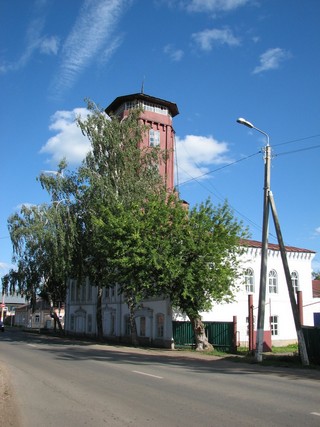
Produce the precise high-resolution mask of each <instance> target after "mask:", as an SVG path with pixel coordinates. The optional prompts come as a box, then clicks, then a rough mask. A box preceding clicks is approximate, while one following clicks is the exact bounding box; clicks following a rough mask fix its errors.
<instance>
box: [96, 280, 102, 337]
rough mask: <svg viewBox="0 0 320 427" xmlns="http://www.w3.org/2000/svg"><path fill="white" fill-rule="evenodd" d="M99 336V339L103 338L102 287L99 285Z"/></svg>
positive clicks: (97, 317) (97, 318)
mask: <svg viewBox="0 0 320 427" xmlns="http://www.w3.org/2000/svg"><path fill="white" fill-rule="evenodd" d="M96 320H97V336H98V339H99V340H102V338H103V326H102V288H101V286H98V292H97V316H96Z"/></svg>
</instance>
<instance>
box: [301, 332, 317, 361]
mask: <svg viewBox="0 0 320 427" xmlns="http://www.w3.org/2000/svg"><path fill="white" fill-rule="evenodd" d="M302 331H303V335H304V339H305V342H306V347H307V353H308V356H309V361H310V362H311V363H315V364H317V365H320V328H315V327H312V326H310V327H308V326H303V327H302Z"/></svg>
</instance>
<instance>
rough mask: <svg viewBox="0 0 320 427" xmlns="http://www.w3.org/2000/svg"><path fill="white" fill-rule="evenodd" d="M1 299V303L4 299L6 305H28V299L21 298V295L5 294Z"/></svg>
mask: <svg viewBox="0 0 320 427" xmlns="http://www.w3.org/2000/svg"><path fill="white" fill-rule="evenodd" d="M0 298H1V301H2V298H3V299H4V303H5V304H25V303H26V299H25V298H24V297H21V296H20V295H7V294H5V295H2V296H1V297H0ZM1 301H0V302H1Z"/></svg>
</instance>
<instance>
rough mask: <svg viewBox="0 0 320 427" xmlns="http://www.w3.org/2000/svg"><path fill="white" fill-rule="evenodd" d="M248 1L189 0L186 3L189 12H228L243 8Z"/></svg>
mask: <svg viewBox="0 0 320 427" xmlns="http://www.w3.org/2000/svg"><path fill="white" fill-rule="evenodd" d="M248 2H249V0H191V1H188V2H187V10H189V11H190V12H228V11H231V10H234V9H237V8H238V7H241V6H244V5H245V4H247V3H248Z"/></svg>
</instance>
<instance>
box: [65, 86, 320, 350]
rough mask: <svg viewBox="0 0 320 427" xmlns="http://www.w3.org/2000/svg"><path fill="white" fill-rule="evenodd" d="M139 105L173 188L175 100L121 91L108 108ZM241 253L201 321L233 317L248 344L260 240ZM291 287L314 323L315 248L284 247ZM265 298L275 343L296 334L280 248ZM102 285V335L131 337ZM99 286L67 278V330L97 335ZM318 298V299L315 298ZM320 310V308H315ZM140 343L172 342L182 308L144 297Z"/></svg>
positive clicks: (113, 291) (124, 110)
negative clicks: (220, 300) (226, 291)
mask: <svg viewBox="0 0 320 427" xmlns="http://www.w3.org/2000/svg"><path fill="white" fill-rule="evenodd" d="M137 107H141V108H142V109H143V112H142V113H141V115H140V120H141V122H142V123H143V124H144V125H146V126H147V128H148V132H146V134H145V135H144V137H143V140H142V141H141V147H143V148H145V147H150V148H152V147H155V146H159V147H160V148H161V149H162V150H166V152H167V156H166V159H165V160H163V161H161V163H160V165H159V172H160V174H161V175H162V177H163V179H164V182H165V184H166V188H167V190H168V191H173V188H174V148H175V146H174V129H173V124H172V118H173V117H175V116H176V115H177V114H178V113H179V112H178V108H177V106H176V104H174V103H171V102H169V101H166V100H163V99H159V98H155V97H152V96H149V95H146V94H144V93H139V94H132V95H126V96H120V97H118V98H116V99H115V100H114V101H113V102H112V103H111V104H110V105H109V106H108V107H107V108H106V110H105V111H106V113H107V114H109V115H110V116H113V117H117V118H118V119H120V120H124V119H125V117H126V116H127V115H128V113H129V110H130V109H132V108H137ZM245 248H246V249H245V253H244V254H243V255H242V258H241V265H242V274H241V278H240V279H239V281H238V283H237V291H236V292H235V298H234V302H232V303H229V304H213V308H212V310H211V311H210V312H208V313H202V317H203V320H204V321H229V322H230V321H232V319H233V317H234V316H236V317H237V331H238V342H239V343H241V344H242V345H247V343H248V298H249V295H252V301H253V306H254V313H253V314H254V315H253V317H254V319H255V320H257V307H258V298H259V278H260V277H259V276H260V264H261V243H260V242H256V241H252V240H251V241H247V242H246V244H245ZM286 251H287V257H288V263H289V268H290V271H291V278H292V286H293V287H294V289H295V290H300V291H302V297H303V305H304V308H303V317H304V322H303V323H304V324H305V325H309V326H313V317H314V316H313V309H316V310H318V308H317V307H316V306H315V305H314V301H313V296H312V285H311V261H312V258H313V257H314V252H313V251H310V250H307V249H299V248H293V247H286ZM267 274H268V278H267V299H266V309H265V313H266V314H265V330H266V331H270V335H271V337H272V341H273V344H275V345H277V344H287V343H288V342H296V341H297V336H296V331H295V325H294V321H293V316H292V311H291V305H290V300H289V295H288V290H287V284H286V280H285V275H284V272H283V267H282V263H281V256H280V251H279V247H278V246H277V245H272V244H271V245H269V250H268V273H267ZM100 285H101V286H102V287H103V288H104V290H103V297H102V318H103V334H104V336H105V337H106V338H107V339H108V340H114V341H120V340H122V341H125V340H127V339H129V338H130V328H129V310H128V307H127V305H126V304H124V303H123V301H122V296H121V295H119V293H118V289H117V286H116V285H115V286H110V284H104V283H101V284H100ZM96 301H97V289H96V288H95V287H94V286H91V284H90V283H89V282H88V281H85V282H84V283H82V284H80V285H79V284H77V283H76V281H74V280H70V281H69V286H68V293H67V301H66V319H65V329H66V331H67V332H70V333H73V334H80V335H93V336H94V335H97V328H96ZM319 301H320V299H319ZM318 311H320V310H318ZM135 316H136V324H137V331H138V336H139V340H140V342H141V343H145V344H150V345H160V346H165V347H169V346H172V345H173V333H172V320H186V319H185V316H184V314H183V313H177V312H176V311H174V310H173V309H172V307H171V304H170V301H169V300H167V299H163V298H162V299H161V298H158V299H151V300H148V301H144V302H143V303H142V304H141V307H140V308H139V310H138V311H137V312H136V314H135Z"/></svg>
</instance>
